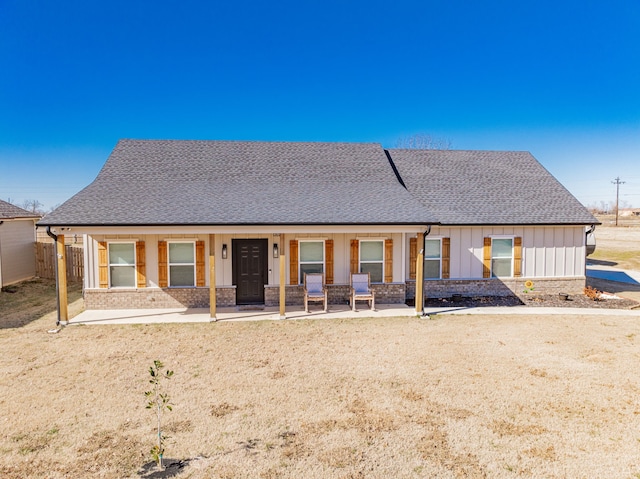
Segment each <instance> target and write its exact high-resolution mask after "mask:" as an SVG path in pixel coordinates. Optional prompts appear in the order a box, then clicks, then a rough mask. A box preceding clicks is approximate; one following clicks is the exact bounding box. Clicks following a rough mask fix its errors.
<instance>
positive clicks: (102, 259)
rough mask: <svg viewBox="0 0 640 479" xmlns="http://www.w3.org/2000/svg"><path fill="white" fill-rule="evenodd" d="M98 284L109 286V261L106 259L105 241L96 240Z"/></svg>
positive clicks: (101, 286)
mask: <svg viewBox="0 0 640 479" xmlns="http://www.w3.org/2000/svg"><path fill="white" fill-rule="evenodd" d="M98 285H99V287H100V288H108V287H109V262H108V260H107V242H106V241H98Z"/></svg>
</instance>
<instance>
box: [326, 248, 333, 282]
mask: <svg viewBox="0 0 640 479" xmlns="http://www.w3.org/2000/svg"><path fill="white" fill-rule="evenodd" d="M324 263H325V267H326V269H327V270H326V271H325V274H324V281H325V283H326V284H333V240H331V239H328V240H326V241H325V242H324Z"/></svg>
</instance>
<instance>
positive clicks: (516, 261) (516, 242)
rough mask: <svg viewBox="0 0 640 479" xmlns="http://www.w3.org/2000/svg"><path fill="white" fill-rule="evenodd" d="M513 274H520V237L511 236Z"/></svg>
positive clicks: (516, 276)
mask: <svg viewBox="0 0 640 479" xmlns="http://www.w3.org/2000/svg"><path fill="white" fill-rule="evenodd" d="M513 276H514V277H515V278H519V277H520V276H522V237H521V236H516V237H515V238H513Z"/></svg>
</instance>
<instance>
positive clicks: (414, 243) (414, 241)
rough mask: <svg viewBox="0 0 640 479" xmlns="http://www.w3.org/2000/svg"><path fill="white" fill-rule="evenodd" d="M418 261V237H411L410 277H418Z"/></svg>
mask: <svg viewBox="0 0 640 479" xmlns="http://www.w3.org/2000/svg"><path fill="white" fill-rule="evenodd" d="M416 261H418V238H415V237H414V238H409V279H416Z"/></svg>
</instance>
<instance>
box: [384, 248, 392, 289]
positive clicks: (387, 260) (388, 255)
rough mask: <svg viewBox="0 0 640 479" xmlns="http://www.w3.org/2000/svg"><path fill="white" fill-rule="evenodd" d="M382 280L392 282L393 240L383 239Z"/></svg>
mask: <svg viewBox="0 0 640 479" xmlns="http://www.w3.org/2000/svg"><path fill="white" fill-rule="evenodd" d="M384 282H385V283H393V240H392V239H386V240H384Z"/></svg>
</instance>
